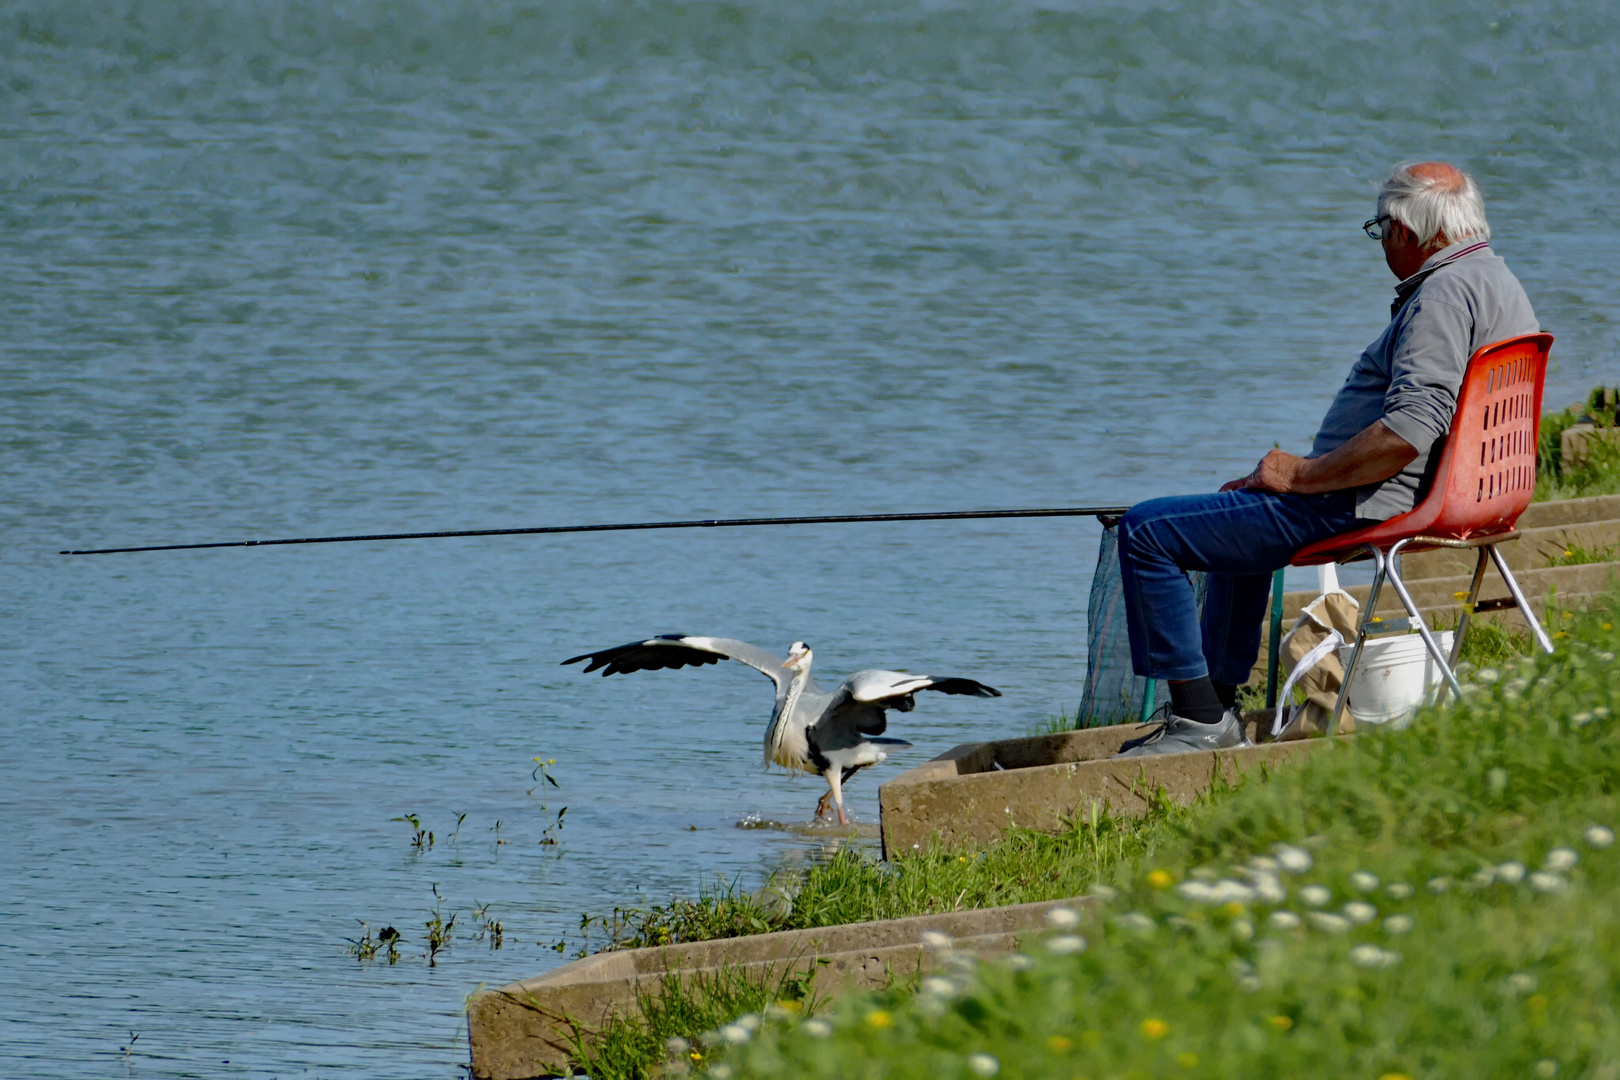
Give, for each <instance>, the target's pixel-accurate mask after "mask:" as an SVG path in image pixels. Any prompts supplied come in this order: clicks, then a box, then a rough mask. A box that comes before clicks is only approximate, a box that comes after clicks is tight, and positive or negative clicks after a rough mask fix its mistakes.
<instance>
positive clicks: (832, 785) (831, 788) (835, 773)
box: [827, 769, 849, 825]
mask: <svg viewBox="0 0 1620 1080" xmlns="http://www.w3.org/2000/svg"><path fill="white" fill-rule="evenodd" d="M827 794H829V795H831V796H832V799H833V804H834V805H836V806H837V807H838V824H840V825H848V824H849V815H848V814H846V813H844V778H843V776H842V775H841V770H839V769H828V770H827Z"/></svg>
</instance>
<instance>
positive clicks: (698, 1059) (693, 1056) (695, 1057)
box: [686, 1050, 703, 1061]
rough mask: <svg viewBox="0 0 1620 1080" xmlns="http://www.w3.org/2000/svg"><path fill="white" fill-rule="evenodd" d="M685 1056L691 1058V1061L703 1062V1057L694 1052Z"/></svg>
mask: <svg viewBox="0 0 1620 1080" xmlns="http://www.w3.org/2000/svg"><path fill="white" fill-rule="evenodd" d="M686 1056H687V1057H689V1058H691V1059H692V1060H693V1061H702V1060H703V1055H702V1054H700V1053H698V1052H697V1051H696V1050H694V1051H692V1052H691V1053H690V1054H687V1055H686Z"/></svg>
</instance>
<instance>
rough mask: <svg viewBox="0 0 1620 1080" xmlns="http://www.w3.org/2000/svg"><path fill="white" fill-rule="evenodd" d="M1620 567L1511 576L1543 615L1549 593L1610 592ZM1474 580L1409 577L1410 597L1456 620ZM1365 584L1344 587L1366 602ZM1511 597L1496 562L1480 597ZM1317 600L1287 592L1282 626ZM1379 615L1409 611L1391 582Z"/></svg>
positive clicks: (1562, 599)
mask: <svg viewBox="0 0 1620 1080" xmlns="http://www.w3.org/2000/svg"><path fill="white" fill-rule="evenodd" d="M1617 571H1620V564H1616V563H1612V562H1605V563H1587V564H1586V565H1584V566H1551V567H1542V568H1540V569H1534V570H1523V571H1521V570H1517V569H1515V570H1514V571H1513V576H1514V577H1515V578H1517V579H1518V582H1519V587H1520V588H1521V589H1523V590H1524V594H1525V597H1526V598H1527V599H1528V600H1529V601H1530V603H1531V606H1533V607H1534V608H1535V609H1536V614H1537V617H1538V618H1540V617H1541V615H1542V612H1543V611H1544V610H1545V606H1546V601H1547V599H1548V597H1549V596H1551V595H1555V594H1556V596H1557V599H1558V602H1559V603H1560V604H1575V603H1579V602H1581V601H1583V600H1586V599H1589V598H1590V597H1592V596H1594V595H1597V594H1600V593H1602V592H1604V591H1605V590H1607V589H1608V588H1609V586H1610V583H1611V582H1612V581H1614V579H1615V576H1616V573H1617ZM1471 579H1472V575H1471V574H1456V575H1452V576H1450V577H1440V578H1428V579H1425V580H1418V581H1409V582H1408V584H1409V587H1410V589H1411V593H1412V599H1413V600H1414V601H1415V602H1416V603H1417V605H1418V608H1419V609H1420V610H1421V611H1423V613H1424V614H1425V615H1428V616H1429V617H1431V618H1433V617H1434V616H1437V615H1438V616H1439V617H1441V618H1442V619H1445V620H1447V621H1449V622H1455V621H1456V619H1457V617H1458V616H1459V615H1461V614H1462V597H1463V596H1464V595H1466V594H1467V592H1468V586H1469V583H1470V581H1471ZM1367 588H1368V587H1367V586H1366V585H1354V586H1351V587H1350V588H1348V589H1346V590H1345V591H1346V592H1348V593H1349V594H1350V595H1351V596H1354V597H1355V598H1356V600H1358V601H1359V602H1361V603H1366V602H1367ZM1507 595H1508V589H1507V583H1506V582H1504V581H1503V580H1502V577H1501V575H1500V574H1498V573H1497V572H1496V567H1495V566H1492V567H1491V568H1490V569H1489V570H1487V571H1486V573H1485V584H1484V585H1483V586H1482V587H1481V588H1480V592H1479V598H1480V599H1481V600H1491V599H1496V598H1499V597H1504V596H1507ZM1314 599H1316V593H1315V592H1314V591H1312V590H1301V591H1299V592H1289V593H1283V625H1284V627H1287V626H1291V625H1293V621H1294V620H1295V619H1297V618H1298V617H1299V612H1300V609H1301V608H1302V607H1304V605H1306V604H1308V603H1310V602H1311V601H1312V600H1314ZM1378 614H1380V615H1384V616H1385V617H1386V618H1387V617H1390V616H1400V615H1404V614H1405V610H1404V609H1403V608H1402V607H1401V600H1400V597H1399V596H1397V595H1396V594H1395V590H1394V589H1393V588H1390V587H1389V586H1387V585H1386V586H1385V587H1384V589H1383V590H1382V592H1380V593H1379V596H1378ZM1483 617H1485V618H1491V619H1494V620H1497V621H1500V620H1502V619H1504V618H1506V619H1507V620H1509V622H1508V623H1507V624H1506V625H1511V623H1512V622H1513V621H1517V620H1518V619H1519V618H1520V616H1519V615H1518V613H1517V611H1514V610H1508V611H1504V612H1492V613H1490V614H1489V615H1487V616H1483Z"/></svg>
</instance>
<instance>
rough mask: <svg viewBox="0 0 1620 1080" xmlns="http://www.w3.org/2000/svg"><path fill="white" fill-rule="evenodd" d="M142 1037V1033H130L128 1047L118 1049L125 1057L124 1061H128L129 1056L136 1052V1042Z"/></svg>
mask: <svg viewBox="0 0 1620 1080" xmlns="http://www.w3.org/2000/svg"><path fill="white" fill-rule="evenodd" d="M140 1037H141V1033H140V1032H138V1031H132V1032H130V1033H129V1042H128V1043H127V1044H126V1045H124V1046H120V1047H119V1048H118V1049H119V1051H120V1052H121V1053H122V1054H123V1055H124V1060H125V1061H128V1060H129V1056H130V1055H131V1054H133V1053H134V1052H135V1042H136V1040H138V1039H139V1038H140Z"/></svg>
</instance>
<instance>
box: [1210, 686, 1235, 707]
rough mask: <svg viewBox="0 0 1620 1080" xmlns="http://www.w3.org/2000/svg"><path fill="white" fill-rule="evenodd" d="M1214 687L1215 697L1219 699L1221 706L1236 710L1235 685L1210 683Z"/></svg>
mask: <svg viewBox="0 0 1620 1080" xmlns="http://www.w3.org/2000/svg"><path fill="white" fill-rule="evenodd" d="M1211 685H1213V686H1214V687H1215V696H1216V697H1218V698H1220V699H1221V704H1222V705H1225V706H1226V707H1227V708H1228V709H1235V708H1237V692H1238V688H1237V683H1226V682H1213V681H1212V682H1211Z"/></svg>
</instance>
